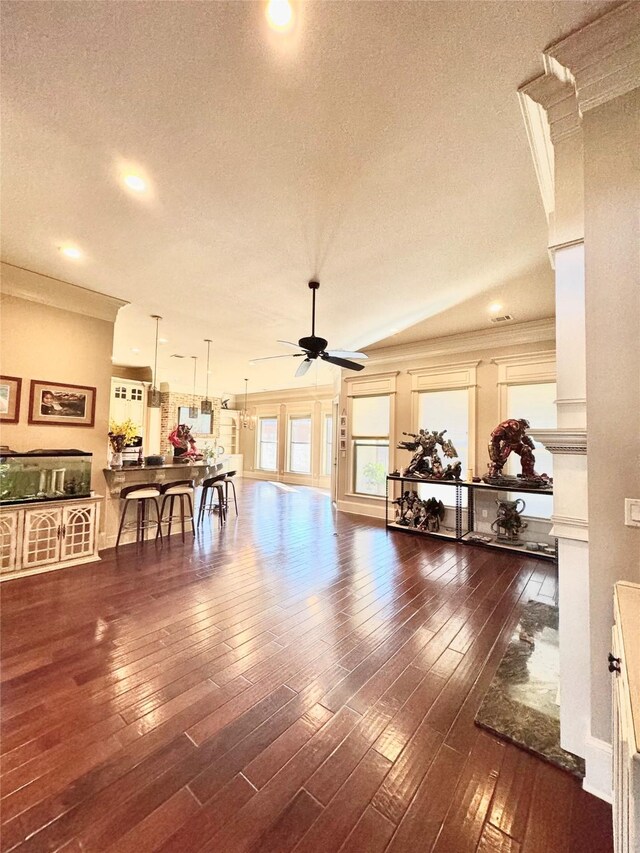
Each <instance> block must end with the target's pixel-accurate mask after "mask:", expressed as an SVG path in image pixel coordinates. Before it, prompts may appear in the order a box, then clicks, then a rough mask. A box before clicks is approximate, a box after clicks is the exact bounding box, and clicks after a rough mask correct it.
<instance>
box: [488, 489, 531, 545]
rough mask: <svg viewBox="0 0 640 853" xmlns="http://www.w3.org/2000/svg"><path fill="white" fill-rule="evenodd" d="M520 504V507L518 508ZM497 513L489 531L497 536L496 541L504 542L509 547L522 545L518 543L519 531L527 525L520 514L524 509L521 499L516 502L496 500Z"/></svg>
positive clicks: (524, 505)
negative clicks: (492, 531)
mask: <svg viewBox="0 0 640 853" xmlns="http://www.w3.org/2000/svg"><path fill="white" fill-rule="evenodd" d="M518 504H522V506H521V507H520V506H518ZM496 505H497V507H498V513H497V515H496V519H495V521H492V522H491V529H492V530H495V531H496V533H497V534H498V535H497V536H496V540H497V541H498V542H506V543H507V544H509V545H517V546H520V545H523V544H524V543H523V542H521V541H520V531H521V530H524V529H525V528H526V527H527V523H526V522H524V521H523V520H522V518H521V513H523V512H524V509H525V507H526V504H525V502H524V501H523V500H522V498H518V500H516V501H501V500H496Z"/></svg>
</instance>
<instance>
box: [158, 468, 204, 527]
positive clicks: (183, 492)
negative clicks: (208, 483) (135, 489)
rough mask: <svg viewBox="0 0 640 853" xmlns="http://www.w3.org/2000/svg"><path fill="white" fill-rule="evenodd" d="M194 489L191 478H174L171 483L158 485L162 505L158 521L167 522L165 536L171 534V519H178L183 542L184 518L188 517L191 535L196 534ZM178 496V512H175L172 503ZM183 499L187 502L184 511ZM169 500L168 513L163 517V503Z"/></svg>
mask: <svg viewBox="0 0 640 853" xmlns="http://www.w3.org/2000/svg"><path fill="white" fill-rule="evenodd" d="M194 489H195V483H194V481H193V480H175V481H174V482H173V483H163V484H162V486H160V494H161V495H162V505H161V507H160V521H161V522H162V523H163V524H164V523H165V522H167V523H168V527H167V536H171V523H172V522H173V521H178V520H179V521H180V526H181V528H182V541H183V542H184V520H185V518H188V519H189V520H190V521H191V532H192V533H193V535H194V536H195V535H196V526H195V523H194V521H193V492H194ZM176 498H178V500H179V501H180V512H179V513H178V514H175V513H174V511H173V505H174V502H175V499H176ZM185 500H186V503H187V506H186V509H187V510H188V511H187V512H185ZM167 501H169V515H168V516H167V517H166V518H165V515H164V508H165V505H166V503H167Z"/></svg>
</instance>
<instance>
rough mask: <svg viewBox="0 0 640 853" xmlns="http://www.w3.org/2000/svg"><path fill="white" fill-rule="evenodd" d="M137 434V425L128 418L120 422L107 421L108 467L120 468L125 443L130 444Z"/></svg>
mask: <svg viewBox="0 0 640 853" xmlns="http://www.w3.org/2000/svg"><path fill="white" fill-rule="evenodd" d="M137 435H138V426H137V424H134V422H133V421H132V420H131V419H130V418H129V419H128V420H126V421H123V422H122V423H116V421H109V444H110V445H111V459H110V460H109V467H110V468H122V450H123V448H125V447H126V446H127V445H129V444H132V443H133V439H134V438H135V437H136V436H137Z"/></svg>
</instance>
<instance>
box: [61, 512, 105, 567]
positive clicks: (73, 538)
mask: <svg viewBox="0 0 640 853" xmlns="http://www.w3.org/2000/svg"><path fill="white" fill-rule="evenodd" d="M96 513H97V510H96V505H95V504H94V503H91V504H73V505H71V506H65V507H64V509H63V510H62V535H61V539H60V559H61V560H72V559H78V558H79V557H90V556H91V555H92V554H93V553H94V550H95V538H96Z"/></svg>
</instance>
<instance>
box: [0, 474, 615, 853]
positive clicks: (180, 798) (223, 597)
mask: <svg viewBox="0 0 640 853" xmlns="http://www.w3.org/2000/svg"><path fill="white" fill-rule="evenodd" d="M238 492H239V502H240V515H239V517H238V518H237V519H236V517H235V516H234V514H233V511H231V514H230V517H229V522H228V524H227V526H226V528H225V529H223V530H222V531H220V530H219V529H218V522H217V518H216V517H213V518H212V519H210V520H208V521H207V522H206V524H205V526H204V528H203V530H202V531H201V532H200V533H199V534H198V537H197V538H196V539H195V541H194V540H193V539H189V540H188V541H187V542H186V544H184V545H183V544H182V542H181V540H180V538H179V537H174V538H173V539H172V541H171V542H170V543H169V544H167V543H165V544H164V546H162V547H156V546H155V545H154V544H153V543H147V544H146V545H145V547H144V548H143V549H140V548H136V546H135V545H131V546H125V547H123V548H121V549H120V550H119V552H118V553H115V552H113V551H110V552H104V557H103V560H102V562H101V563H97V564H92V565H89V566H82V567H77V568H71V569H67V570H64V571H59V572H53V573H50V574H47V575H39V576H35V577H30V578H25V579H21V580H16V581H11V582H8V583H6V584H3V585H2V588H1V593H2V600H3V604H2V609H3V619H2V662H3V666H2V682H3V683H2V700H3V701H2V729H1V732H2V753H3V756H2V774H3V775H2V841H1V850H2V851H9V850H17V851H20V853H23V851H24V853H27V851H34V853H35V852H36V851H38V853H39V851H57V850H60V851H65V853H71V851H102V850H109V851H135V853H141V851H155V850H161V851H176V853H185V851H200V850H202V851H217V853H236V851H238V853H239V851H263V852H266V851H273V853H285V851H296V853H314V851H321V853H329V852H330V851H341V853H346V851H349V853H356V851H357V853H363V852H364V853H378V852H379V853H382V851H388V853H409V851H415V853H427V851H437V853H466V851H469V853H472V851H478V853H494V851H503V853H506V851H511V852H512V853H516V852H517V853H538V851H541V853H542V851H544V853H590V851H592V853H596V851H597V853H608V851H611V850H612V841H611V810H610V808H609V807H608V806H607V805H606V804H604V803H602V802H601V801H599V800H596V799H595V798H593V797H591V796H589V795H588V794H586V793H584V792H583V791H582V789H581V788H580V786H579V784H578V783H577V782H576V781H575V780H574V779H573V778H572V777H570V776H569V775H567V774H565V773H563V772H562V771H560V770H556V769H555V768H554V767H552V766H550V765H548V764H545V763H543V762H542V761H539V760H537V759H536V758H534V757H533V756H531V755H528V754H526V753H524V752H521V751H520V750H518V749H516V748H515V747H513V746H511V745H509V744H507V743H504V742H502V741H500V740H498V739H496V738H494V737H491V736H490V735H489V734H487V733H486V732H484V731H482V730H480V729H478V728H477V727H476V726H475V725H474V722H473V720H474V715H475V712H476V710H477V708H478V706H479V704H480V702H481V700H482V697H483V695H484V693H485V691H486V690H487V687H488V686H489V683H490V681H491V678H492V676H493V674H494V672H495V670H496V668H497V666H498V663H499V662H500V659H501V656H502V654H503V652H504V649H505V647H506V643H507V640H508V637H509V634H510V632H511V630H512V629H513V627H514V625H515V622H516V620H517V614H518V609H519V606H520V604H521V603H522V602H525V601H527V600H529V599H530V598H539V599H540V600H542V601H549V600H552V597H553V594H554V591H555V570H554V568H553V567H552V566H550V565H549V564H548V563H543V562H540V561H536V560H533V559H530V558H529V559H527V557H526V555H524V554H523V555H511V554H505V553H493V552H490V551H487V550H484V549H479V548H470V547H465V546H462V545H455V544H453V543H449V542H446V541H443V540H435V539H427V538H420V537H417V536H406V535H403V534H402V533H397V532H396V533H387V532H386V531H385V530H384V528H383V527H382V525H381V523H375V522H374V523H369V522H368V521H366V520H365V519H359V518H357V517H354V516H347V515H343V514H336V513H335V511H334V510H333V508H332V506H331V503H330V501H329V499H328V497H327V495H326V494H325V493H323V492H320V491H318V490H314V489H303V488H301V489H296V490H292V491H283V490H281V489H279V488H277V487H275V486H274V485H272V484H270V483H266V482H255V481H250V480H245V481H244V482H242V481H241V482H240V483H239V488H238Z"/></svg>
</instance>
